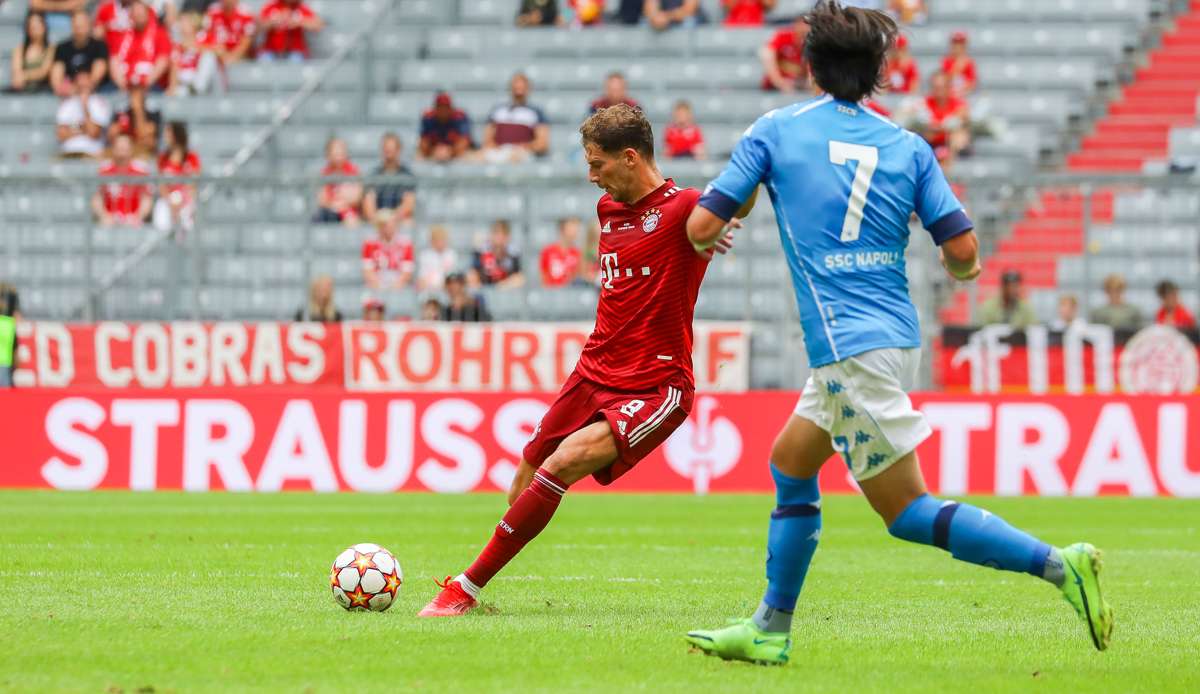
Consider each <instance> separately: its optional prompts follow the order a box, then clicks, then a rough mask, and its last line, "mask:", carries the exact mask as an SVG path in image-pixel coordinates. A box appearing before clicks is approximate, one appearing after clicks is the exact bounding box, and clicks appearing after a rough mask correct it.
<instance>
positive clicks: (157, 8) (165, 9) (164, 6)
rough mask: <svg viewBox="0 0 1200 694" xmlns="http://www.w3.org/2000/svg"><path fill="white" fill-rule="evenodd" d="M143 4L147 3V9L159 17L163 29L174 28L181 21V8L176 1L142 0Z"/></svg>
mask: <svg viewBox="0 0 1200 694" xmlns="http://www.w3.org/2000/svg"><path fill="white" fill-rule="evenodd" d="M142 2H144V3H146V7H149V8H150V11H152V12H153V13H154V14H155V15H156V16H157V17H158V22H159V24H160V25H161V26H163V27H173V26H175V22H177V21H178V20H179V8H178V7H176V4H177V3H176V0H142Z"/></svg>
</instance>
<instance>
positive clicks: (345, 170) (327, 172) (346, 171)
mask: <svg viewBox="0 0 1200 694" xmlns="http://www.w3.org/2000/svg"><path fill="white" fill-rule="evenodd" d="M358 174H359V171H358V167H357V166H355V165H354V162H352V161H350V160H349V159H347V160H346V161H344V162H342V165H341V166H334V165H333V164H326V165H325V168H323V169H321V175H322V176H357V175H358ZM339 185H341V184H340V183H327V184H326V185H325V197H326V198H330V199H332V198H333V196H334V194H335V193H337V187H338V186H339Z"/></svg>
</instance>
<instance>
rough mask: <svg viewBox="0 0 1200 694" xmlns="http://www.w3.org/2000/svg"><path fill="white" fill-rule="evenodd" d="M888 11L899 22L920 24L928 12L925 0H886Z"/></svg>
mask: <svg viewBox="0 0 1200 694" xmlns="http://www.w3.org/2000/svg"><path fill="white" fill-rule="evenodd" d="M888 12H889V13H890V14H891V15H892V16H893V17H895V18H896V21H897V22H900V23H901V24H920V23H922V22H924V21H925V17H926V15H927V14H928V13H927V12H926V10H925V0H888Z"/></svg>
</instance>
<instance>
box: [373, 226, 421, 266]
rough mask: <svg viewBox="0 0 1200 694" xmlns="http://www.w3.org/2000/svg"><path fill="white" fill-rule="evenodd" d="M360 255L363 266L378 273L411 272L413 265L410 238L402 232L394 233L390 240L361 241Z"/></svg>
mask: <svg viewBox="0 0 1200 694" xmlns="http://www.w3.org/2000/svg"><path fill="white" fill-rule="evenodd" d="M362 257H363V267H366V268H367V269H370V270H374V271H376V272H379V273H411V272H412V271H413V267H414V265H415V263H414V262H413V242H412V239H411V238H409V237H408V236H406V235H404V234H396V235H395V236H393V237H392V240H391V241H384V240H383V239H381V238H373V239H367V240H366V241H363V245H362Z"/></svg>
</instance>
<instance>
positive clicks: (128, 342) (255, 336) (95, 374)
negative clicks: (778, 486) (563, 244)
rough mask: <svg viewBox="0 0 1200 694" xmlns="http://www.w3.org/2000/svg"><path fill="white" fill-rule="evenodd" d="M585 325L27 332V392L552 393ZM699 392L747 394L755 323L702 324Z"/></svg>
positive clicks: (29, 326) (99, 327) (73, 327)
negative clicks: (324, 389)
mask: <svg viewBox="0 0 1200 694" xmlns="http://www.w3.org/2000/svg"><path fill="white" fill-rule="evenodd" d="M591 329H592V326H591V325H588V324H583V323H495V324H450V323H409V322H387V323H346V324H336V323H331V324H321V323H269V322H268V323H191V322H174V323H95V324H70V323H50V322H40V323H21V324H20V325H19V330H18V337H19V340H20V342H19V344H20V346H19V349H18V354H17V363H18V365H19V368H18V370H17V372H16V373H15V374H14V377H15V380H16V383H17V386H18V387H22V388H35V387H40V388H75V387H104V388H129V389H146V390H160V389H163V388H241V389H245V388H261V387H275V386H328V387H330V388H335V389H337V390H339V391H341V390H346V389H349V390H355V391H397V390H403V391H425V390H431V391H445V390H470V391H510V392H511V391H522V392H539V391H540V392H554V391H557V390H558V387H559V385H560V384H561V383H562V382H563V381H565V380H566V378H567V375H568V374H570V372H571V370H572V369H573V368H574V367H575V362H576V361H577V360H578V359H579V353H580V351H581V350H582V349H583V345H584V343H585V342H587V338H588V334H589V333H590V332H591ZM693 360H694V369H695V374H696V386H697V388H699V389H702V390H710V391H742V390H745V389H746V388H747V387H748V382H749V372H750V367H749V360H750V330H749V325H748V324H746V323H713V322H705V321H701V322H698V323H696V327H695V343H694V350H693Z"/></svg>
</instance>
